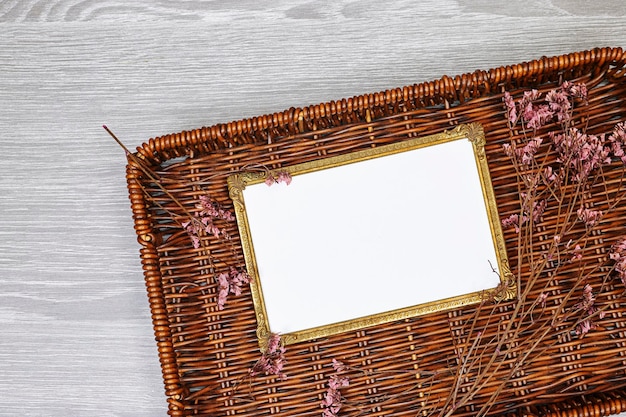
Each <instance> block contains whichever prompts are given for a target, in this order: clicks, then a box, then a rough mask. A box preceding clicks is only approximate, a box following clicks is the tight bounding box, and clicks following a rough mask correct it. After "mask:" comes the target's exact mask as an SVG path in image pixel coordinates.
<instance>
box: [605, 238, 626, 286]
mask: <svg viewBox="0 0 626 417" xmlns="http://www.w3.org/2000/svg"><path fill="white" fill-rule="evenodd" d="M609 257H610V258H611V260H613V261H615V272H617V276H618V277H619V279H620V280H621V281H622V284H623V285H624V286H626V238H622V239H620V240H619V241H618V242H617V243H616V244H614V245H613V247H612V248H611V252H610V253H609Z"/></svg>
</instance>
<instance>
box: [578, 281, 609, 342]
mask: <svg viewBox="0 0 626 417" xmlns="http://www.w3.org/2000/svg"><path fill="white" fill-rule="evenodd" d="M595 302H596V298H595V297H594V295H593V288H592V287H591V285H589V284H586V285H585V287H584V288H583V295H582V301H581V302H579V303H578V304H576V305H575V306H574V308H575V309H576V310H580V311H582V313H583V320H581V321H580V323H579V324H578V325H577V326H576V334H577V335H585V334H587V333H588V332H589V330H592V329H595V328H596V327H597V326H596V324H595V323H594V322H593V320H591V318H592V317H591V316H592V315H593V314H595V313H596V312H597V311H598V308H597V307H596V306H595ZM598 318H599V319H602V318H604V312H600V313H598Z"/></svg>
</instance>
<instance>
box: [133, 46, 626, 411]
mask: <svg viewBox="0 0 626 417" xmlns="http://www.w3.org/2000/svg"><path fill="white" fill-rule="evenodd" d="M565 80H569V81H577V82H584V83H586V84H587V86H588V89H589V104H588V108H587V114H588V117H589V126H591V129H592V131H596V132H606V131H609V130H610V129H611V128H612V126H613V125H614V124H615V123H616V122H618V121H624V120H626V54H625V53H624V52H623V51H622V50H621V49H619V48H617V49H610V48H603V49H595V50H592V51H585V52H580V53H573V54H569V55H564V56H559V57H553V58H541V59H539V60H536V61H532V62H527V63H521V64H518V65H512V66H506V67H501V68H497V69H492V70H489V71H476V72H474V73H471V74H465V75H461V76H457V77H443V78H441V79H439V80H436V81H433V82H428V83H422V84H417V85H412V86H407V87H403V88H397V89H393V90H387V91H384V92H379V93H374V94H369V95H363V96H358V97H353V98H349V99H342V100H337V101H333V102H329V103H324V104H319V105H314V106H309V107H305V108H291V109H289V110H286V111H283V112H279V113H274V114H272V115H265V116H260V117H255V118H251V119H245V120H239V121H236V122H231V123H227V124H218V125H215V126H211V127H204V128H200V129H196V130H192V131H187V132H181V133H177V134H172V135H166V136H162V137H159V138H154V139H150V141H149V142H147V143H145V144H144V145H143V146H142V147H140V148H138V150H137V152H136V154H135V156H136V158H130V159H129V165H128V168H127V180H128V188H129V193H130V200H131V206H132V210H133V216H134V221H135V230H136V232H137V235H138V240H139V242H140V244H141V245H142V248H141V259H142V265H143V269H144V275H145V280H146V286H147V290H148V296H149V302H150V307H151V311H152V318H153V324H154V331H155V336H156V341H157V345H158V351H159V357H160V362H161V367H162V371H163V378H164V383H165V392H166V395H167V401H168V402H169V414H170V415H172V416H187V415H189V416H190V415H203V416H217V415H246V416H269V415H276V416H320V415H321V413H322V408H321V406H320V402H321V400H322V398H323V395H324V392H325V391H326V382H327V380H328V377H329V375H330V374H331V373H332V372H333V371H332V368H331V367H330V362H331V360H332V359H333V358H338V359H343V360H346V361H348V362H350V363H351V364H356V365H358V366H359V367H360V368H361V369H362V370H364V372H362V373H359V374H355V375H354V376H353V377H352V381H351V384H350V387H348V388H346V390H345V391H344V390H342V392H343V394H344V395H345V396H346V398H349V399H352V400H358V401H360V404H361V406H362V412H363V415H369V416H391V415H393V416H416V415H422V414H425V415H428V413H430V412H432V411H433V410H431V409H428V404H437V401H438V400H437V399H438V398H441V397H445V396H446V395H447V393H448V391H449V387H450V386H451V385H452V378H453V376H452V375H448V374H441V375H440V377H438V378H437V380H436V381H435V382H432V383H430V384H428V386H426V385H423V386H422V385H420V384H419V382H420V381H419V375H420V373H422V374H425V373H428V371H429V370H432V369H434V368H436V367H438V368H441V366H442V364H446V363H448V362H449V361H450V360H452V359H453V358H454V357H455V352H454V349H455V346H454V343H453V342H452V340H453V337H451V336H453V335H454V334H455V332H458V330H459V328H460V326H461V325H462V323H463V322H464V320H466V319H467V318H468V317H471V316H472V314H473V312H474V311H475V310H474V309H475V307H466V308H463V309H459V310H453V311H445V312H438V313H433V314H430V315H427V316H423V317H419V318H414V319H407V320H402V321H399V322H394V323H389V324H385V325H380V326H373V327H369V328H365V329H361V330H357V331H353V332H350V333H349V334H339V335H335V336H330V337H326V338H321V339H316V340H313V341H307V342H301V343H296V344H293V345H290V346H288V349H287V353H286V359H287V364H286V366H285V369H284V371H285V373H286V374H287V375H288V378H287V379H286V380H281V379H279V378H276V377H272V376H260V377H257V378H255V379H254V380H253V381H247V382H242V383H241V385H240V386H239V387H238V388H237V390H236V392H235V394H233V391H234V385H235V384H237V382H238V381H240V380H241V379H242V378H244V377H245V376H246V375H247V372H248V369H249V368H250V367H251V366H252V365H253V364H254V363H255V361H256V360H257V359H258V358H259V351H258V341H257V336H256V328H257V325H256V320H255V313H254V307H253V303H252V299H251V296H250V291H247V290H244V292H243V294H242V295H241V296H238V297H233V298H231V299H229V301H228V304H227V306H226V308H225V309H223V310H218V308H217V306H216V302H215V300H216V297H217V290H218V285H217V283H216V282H215V280H214V271H215V270H216V269H219V268H220V267H221V266H223V265H226V264H229V265H233V264H234V265H242V262H243V254H242V250H241V242H240V241H239V239H238V238H237V236H238V235H237V227H236V225H233V226H232V227H231V226H229V227H230V228H229V230H228V232H229V234H230V235H231V236H233V238H232V239H231V240H229V241H220V240H207V241H206V244H205V245H203V246H202V247H200V248H198V249H194V247H193V245H192V244H191V241H190V239H189V236H188V235H187V233H185V231H184V230H183V229H182V228H181V227H180V223H179V222H176V221H174V220H172V213H178V214H180V213H181V207H180V206H179V205H178V203H176V202H175V201H174V200H173V199H172V198H173V197H175V199H176V200H177V201H178V202H179V203H180V204H182V206H184V207H186V208H187V210H193V207H194V206H195V204H196V203H197V202H198V198H199V196H200V195H202V194H204V193H207V192H208V193H210V195H211V196H213V198H214V199H215V200H217V201H219V202H221V203H222V204H223V205H224V206H225V207H226V208H232V202H231V201H230V199H229V193H228V186H227V183H226V178H227V174H228V173H231V172H236V171H239V170H242V169H244V168H245V167H247V166H250V165H264V166H267V167H269V168H270V169H279V168H280V167H283V166H290V165H294V164H298V163H302V162H308V161H312V160H316V159H320V158H324V157H327V156H331V155H341V154H345V153H347V152H352V151H355V150H359V149H365V148H370V147H372V146H379V145H384V144H390V143H394V142H397V141H401V140H405V139H407V138H412V137H419V136H424V135H430V134H435V133H440V132H442V131H444V130H446V129H450V128H453V127H454V126H456V125H459V124H465V123H471V122H478V123H480V124H482V126H483V128H484V131H485V136H486V140H487V145H486V148H485V149H486V152H487V158H488V163H489V169H490V173H491V178H492V181H493V186H494V190H495V194H496V200H497V204H498V210H499V212H500V214H501V215H502V216H505V215H508V214H511V213H514V212H515V210H516V207H519V198H518V193H517V191H518V189H517V183H516V181H517V180H516V179H515V178H516V177H515V175H514V172H513V171H512V168H511V165H510V161H509V160H508V159H507V158H506V157H505V156H504V155H503V154H502V152H501V145H502V144H503V143H504V142H505V141H508V140H509V130H508V127H507V121H506V117H505V109H504V107H503V104H502V97H503V92H504V91H505V90H506V91H510V92H513V93H514V92H518V93H519V92H520V91H521V90H526V89H529V88H537V89H540V90H543V91H545V90H548V89H552V88H555V87H557V86H558V85H560V84H561V83H562V82H563V81H565ZM137 160H141V161H143V164H145V165H146V166H148V167H150V169H151V170H152V171H153V172H155V173H156V174H157V175H158V176H159V179H160V183H161V184H162V185H163V186H164V187H165V188H166V189H167V190H168V193H164V192H163V190H162V189H160V188H158V187H156V186H155V185H154V181H152V180H151V179H150V178H148V177H147V176H146V174H145V172H144V171H143V170H142V169H140V168H139V166H138V164H137ZM146 193H147V194H146ZM147 195H150V197H149V198H148V197H147ZM611 216H612V217H611V218H609V219H606V221H605V222H603V224H605V225H606V226H604V228H603V229H602V231H601V234H599V235H598V236H597V237H595V239H597V240H598V242H599V241H601V240H602V239H604V240H606V241H610V240H611V239H613V240H615V239H616V237H617V236H619V235H620V234H621V233H623V231H624V222H625V221H626V205H624V208H618V209H617V210H614V211H613V212H612V214H611ZM505 237H506V238H507V246H508V247H509V254H508V256H509V260H510V263H511V265H512V266H514V265H516V263H517V252H516V250H515V249H514V244H515V242H516V240H515V236H514V233H512V232H511V233H507V234H506V236H505ZM596 256H597V257H598V260H600V259H606V257H607V253H606V251H604V250H601V249H599V250H598V251H597V255H596ZM589 261H590V262H594V259H590V260H589ZM564 281H566V280H565V279H564ZM564 285H565V284H564ZM556 292H558V291H556ZM603 294H604V296H603V298H602V302H603V303H604V306H606V307H607V315H606V317H605V318H604V319H603V321H602V326H601V327H599V328H598V329H595V330H594V331H593V332H590V333H589V334H588V335H587V337H585V338H584V339H578V338H568V339H566V340H563V341H562V342H561V343H559V344H557V345H555V346H554V347H553V348H551V349H549V350H547V351H546V352H545V353H544V354H543V356H542V358H541V360H537V361H534V362H533V365H532V366H531V367H530V368H529V369H525V371H524V372H523V373H522V374H520V375H516V377H515V380H514V381H511V382H510V383H509V384H507V385H506V388H505V389H504V390H503V391H502V392H501V393H500V396H499V401H498V402H497V404H496V405H495V406H494V407H493V408H492V409H491V413H493V414H511V415H519V416H521V415H554V416H557V415H558V416H572V417H573V416H583V415H584V416H604V415H609V414H613V413H619V412H623V411H626V332H625V328H624V325H625V321H624V319H623V318H622V317H623V316H624V315H625V314H626V304H625V303H624V302H623V301H622V298H621V297H622V294H623V286H621V283H619V282H616V283H610V284H609V285H608V287H607V288H606V289H605V291H604V293H603ZM514 304H515V301H513V302H507V303H502V304H500V305H499V307H498V313H497V314H499V315H500V319H502V320H506V318H507V317H508V315H509V314H510V311H511V310H512V308H513V305H514ZM509 360H511V361H515V360H516V358H509ZM377 370H386V371H398V372H397V373H393V372H391V373H381V372H375V371H377ZM368 371H372V372H368ZM400 371H407V372H406V373H402V372H400ZM484 391H485V393H481V394H479V395H476V396H475V397H474V398H473V400H472V401H471V402H470V403H469V404H468V405H466V406H464V407H461V408H459V409H458V410H457V411H456V414H455V415H466V416H470V415H474V414H475V411H476V409H477V408H479V407H480V405H481V403H482V402H484V401H485V398H486V396H487V395H489V394H491V392H489V391H490V388H489V387H486V388H485V390H484ZM343 412H344V410H342V413H343ZM355 413H356V411H355V409H348V408H346V409H345V415H355ZM342 415H343V414H342Z"/></svg>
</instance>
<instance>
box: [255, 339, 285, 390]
mask: <svg viewBox="0 0 626 417" xmlns="http://www.w3.org/2000/svg"><path fill="white" fill-rule="evenodd" d="M286 351H287V350H286V349H285V346H284V344H283V343H282V341H281V337H280V334H279V333H272V334H270V337H269V339H268V341H267V349H266V350H265V352H263V354H262V355H261V358H260V359H259V360H258V361H257V362H256V363H255V364H254V365H253V366H252V368H250V369H249V370H248V374H249V376H251V377H255V376H258V375H274V376H277V377H278V378H279V379H281V380H285V379H287V375H285V373H284V372H283V367H284V366H285V363H286V360H285V353H286Z"/></svg>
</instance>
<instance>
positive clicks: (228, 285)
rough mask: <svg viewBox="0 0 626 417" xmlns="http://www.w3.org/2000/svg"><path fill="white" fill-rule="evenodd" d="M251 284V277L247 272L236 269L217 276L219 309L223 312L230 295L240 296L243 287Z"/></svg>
mask: <svg viewBox="0 0 626 417" xmlns="http://www.w3.org/2000/svg"><path fill="white" fill-rule="evenodd" d="M249 282H250V275H248V273H247V272H246V271H239V270H237V268H234V267H231V268H230V269H229V271H228V272H222V273H221V274H219V275H218V276H217V283H218V290H217V291H218V294H217V308H218V309H219V310H223V309H224V305H225V304H226V300H227V299H228V294H233V295H236V296H237V295H240V294H241V290H242V287H243V286H244V285H245V284H248V283H249Z"/></svg>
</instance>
